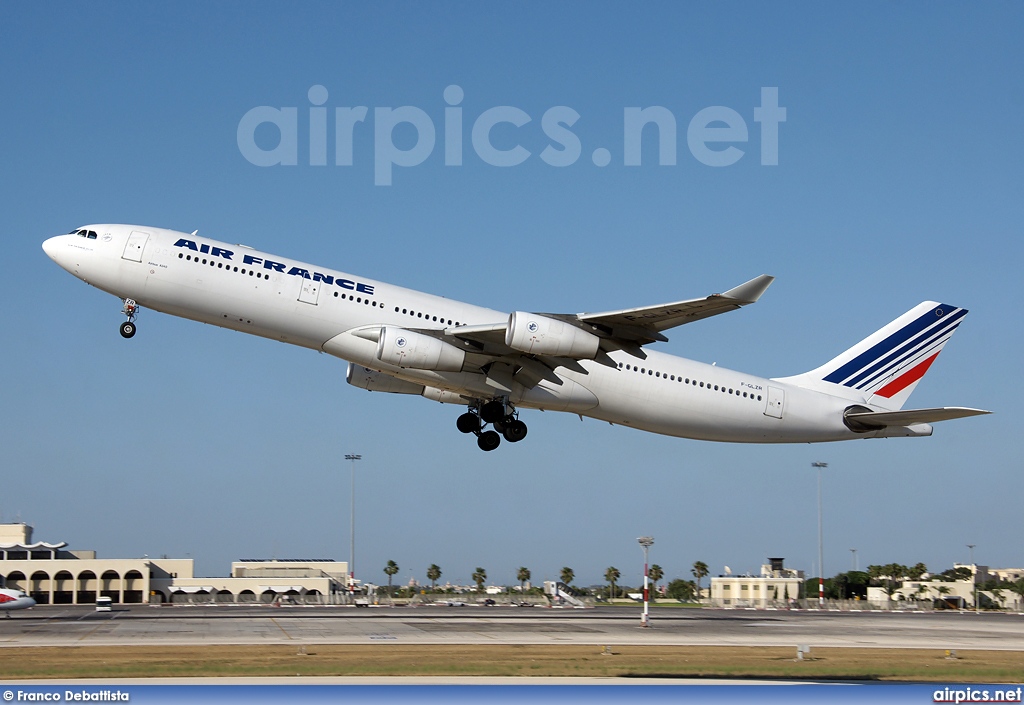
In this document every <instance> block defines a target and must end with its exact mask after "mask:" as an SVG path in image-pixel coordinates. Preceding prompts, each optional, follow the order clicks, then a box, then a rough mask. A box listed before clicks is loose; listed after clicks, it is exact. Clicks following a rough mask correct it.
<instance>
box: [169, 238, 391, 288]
mask: <svg viewBox="0 0 1024 705" xmlns="http://www.w3.org/2000/svg"><path fill="white" fill-rule="evenodd" d="M174 246H175V247H184V248H185V249H187V250H192V251H193V252H199V253H202V254H204V255H209V256H210V257H220V258H221V259H224V260H226V261H229V262H235V261H236V260H234V259H233V258H234V256H235V253H234V252H233V251H232V250H226V249H224V248H223V247H214V246H211V245H207V244H205V243H204V244H202V245H200V244H197V243H196V242H194V241H192V240H188V239H186V238H181V239H179V240H178V241H177V242H176V243H174ZM242 264H247V265H250V266H253V267H259V266H262V267H263V269H267V270H270V271H272V272H280V273H281V274H289V275H291V276H293V277H302V278H303V279H311V280H312V281H315V282H323V283H324V284H334V285H335V286H338V287H340V288H342V289H348V290H349V291H358V292H359V293H361V294H367V295H368V296H373V285H372V284H363V283H362V282H356V281H352V280H351V279H343V278H341V277H338V278H335V277H334V276H333V275H331V274H321V273H320V272H315V271H314V272H311V271H310V270H308V269H304V268H302V267H288V265H286V264H284V263H283V262H275V261H273V260H269V259H264V258H262V257H256V256H254V255H246V254H243V255H242Z"/></svg>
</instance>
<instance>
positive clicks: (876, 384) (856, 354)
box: [785, 301, 967, 410]
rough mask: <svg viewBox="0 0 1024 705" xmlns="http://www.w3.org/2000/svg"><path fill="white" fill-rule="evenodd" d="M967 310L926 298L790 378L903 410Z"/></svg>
mask: <svg viewBox="0 0 1024 705" xmlns="http://www.w3.org/2000/svg"><path fill="white" fill-rule="evenodd" d="M966 315H967V309H963V308H958V307H956V306H949V305H947V304H940V303H937V302H935V301H925V302H924V303H921V304H918V305H917V306H915V307H914V308H912V309H911V310H910V311H907V312H906V313H904V314H903V315H902V316H900V317H899V318H897V319H896V320H895V321H893V322H892V323H890V324H889V325H887V326H885V327H884V328H881V329H880V330H878V331H876V332H875V333H873V334H872V335H870V336H868V337H867V338H865V339H864V340H862V341H861V342H859V343H857V344H856V345H854V346H853V347H852V348H850V349H849V350H847V351H846V352H844V353H842V354H840V355H838V356H836V357H835V358H833V359H831V360H829V361H828V362H827V363H825V364H824V365H822V366H821V367H819V368H817V369H814V370H811V371H810V372H805V373H804V374H802V375H797V376H795V377H787V378H785V381H787V382H790V383H792V384H796V385H798V386H801V387H806V388H809V389H815V390H818V391H822V392H827V393H829V394H835V395H837V396H843V397H848V398H850V399H863V400H864V401H866V402H867V403H870V404H874V405H876V406H878V407H881V408H883V409H891V410H898V409H902V408H903V405H904V404H905V403H906V402H907V399H908V398H909V397H910V394H911V392H913V391H914V388H915V387H916V386H917V383H918V382H920V381H921V378H922V377H923V376H924V373H925V372H927V371H928V368H929V367H930V366H931V364H932V363H933V362H934V361H935V358H936V357H937V356H938V354H939V352H940V351H941V350H942V348H943V347H944V346H945V345H946V342H947V341H948V340H949V339H950V337H951V336H952V335H953V332H954V331H955V330H956V329H957V326H959V325H960V323H961V322H962V321H963V319H964V316H966Z"/></svg>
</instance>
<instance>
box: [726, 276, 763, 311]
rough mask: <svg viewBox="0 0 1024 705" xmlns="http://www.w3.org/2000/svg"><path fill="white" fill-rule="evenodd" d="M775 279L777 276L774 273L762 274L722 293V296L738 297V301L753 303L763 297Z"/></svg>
mask: <svg viewBox="0 0 1024 705" xmlns="http://www.w3.org/2000/svg"><path fill="white" fill-rule="evenodd" d="M773 281H775V277H773V276H772V275H770V274H762V275H761V276H759V277H754V278H753V279H751V280H750V281H748V282H744V283H743V284H740V285H739V286H737V287H734V288H732V289H729V291H727V292H725V293H724V294H722V296H727V297H729V298H730V299H736V300H737V301H743V302H745V303H750V304H752V303H754V302H755V301H757V300H758V299H759V298H761V295H762V294H764V292H765V291H767V290H768V287H769V286H771V285H772V282H773Z"/></svg>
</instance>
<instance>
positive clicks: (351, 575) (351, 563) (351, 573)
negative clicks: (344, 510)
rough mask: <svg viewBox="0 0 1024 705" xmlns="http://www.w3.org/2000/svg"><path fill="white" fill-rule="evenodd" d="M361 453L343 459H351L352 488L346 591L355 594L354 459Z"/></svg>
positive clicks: (357, 458)
mask: <svg viewBox="0 0 1024 705" xmlns="http://www.w3.org/2000/svg"><path fill="white" fill-rule="evenodd" d="M362 459H363V456H361V455H351V454H350V455H346V456H345V460H351V461H352V489H351V491H350V492H349V496H350V498H351V505H350V507H349V515H348V516H349V526H348V535H349V541H350V543H349V547H348V591H349V594H355V591H356V461H357V460H362Z"/></svg>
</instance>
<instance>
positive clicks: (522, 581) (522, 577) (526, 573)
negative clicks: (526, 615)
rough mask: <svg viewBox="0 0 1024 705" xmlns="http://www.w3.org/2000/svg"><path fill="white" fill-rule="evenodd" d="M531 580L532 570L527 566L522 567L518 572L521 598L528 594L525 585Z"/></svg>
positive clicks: (517, 577)
mask: <svg viewBox="0 0 1024 705" xmlns="http://www.w3.org/2000/svg"><path fill="white" fill-rule="evenodd" d="M529 579H530V569H529V568H527V567H525V566H521V567H520V568H519V570H517V571H516V580H518V581H519V594H520V595H521V596H522V595H525V594H526V587H525V585H526V581H527V580H529Z"/></svg>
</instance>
